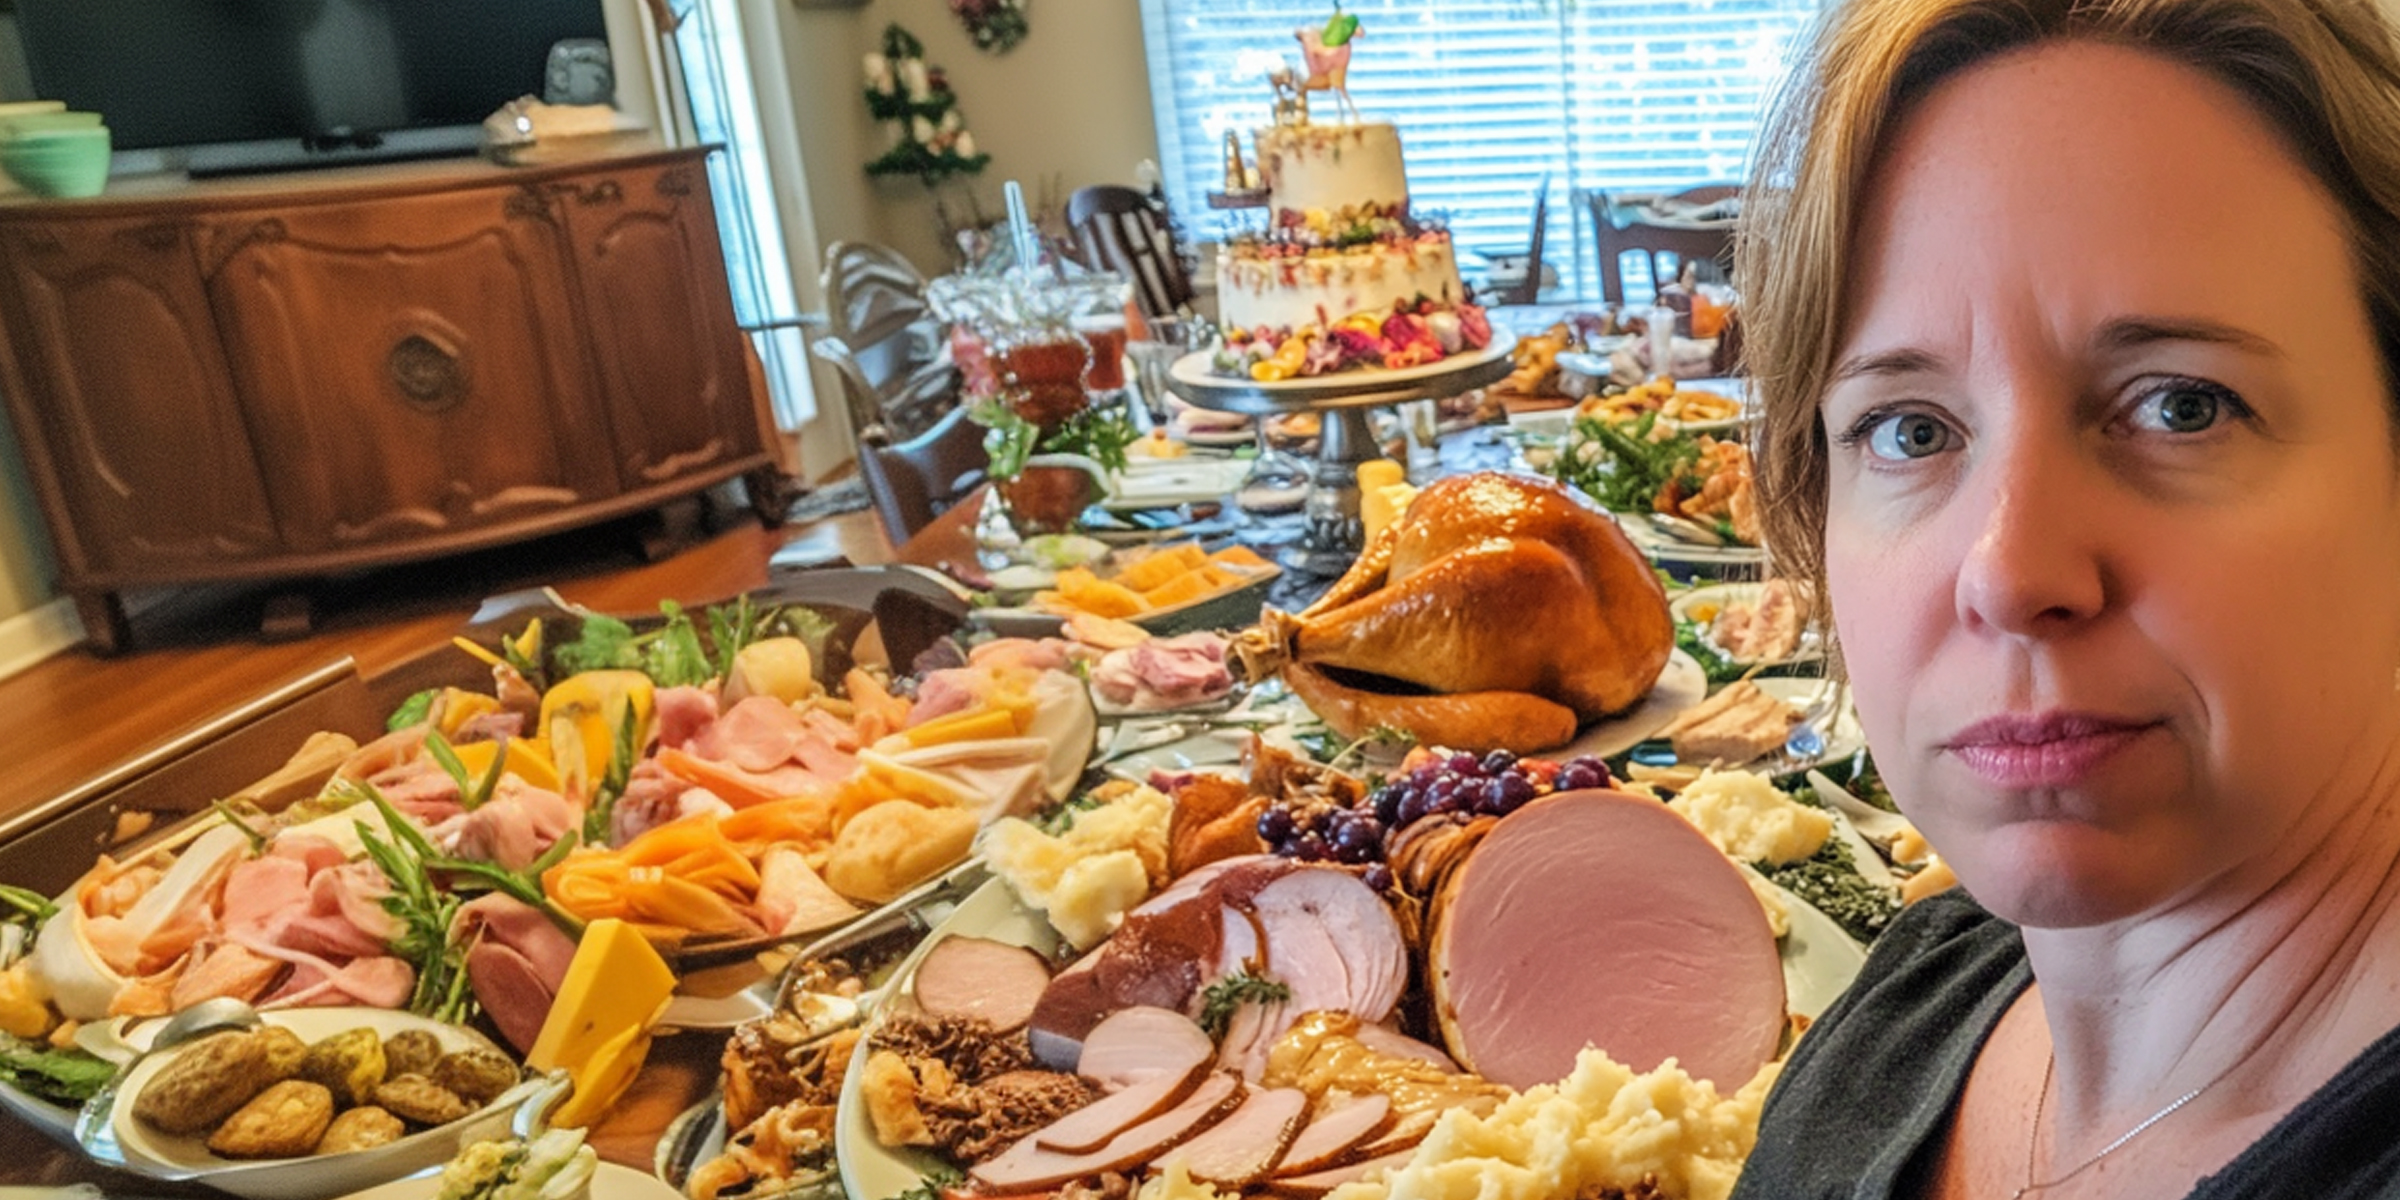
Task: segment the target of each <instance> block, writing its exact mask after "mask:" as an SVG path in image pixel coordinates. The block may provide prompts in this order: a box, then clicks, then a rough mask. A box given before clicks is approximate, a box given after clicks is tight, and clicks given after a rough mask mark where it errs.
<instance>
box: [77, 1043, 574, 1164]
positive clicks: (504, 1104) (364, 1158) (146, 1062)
mask: <svg viewBox="0 0 2400 1200" xmlns="http://www.w3.org/2000/svg"><path fill="white" fill-rule="evenodd" d="M260 1018H261V1019H262V1020H264V1021H265V1022H266V1023H267V1024H270V1025H280V1026H283V1027H284V1028H286V1029H289V1030H291V1031H292V1032H293V1033H296V1034H298V1035H299V1036H300V1039H301V1040H302V1041H305V1042H309V1043H311V1044H314V1043H316V1042H318V1041H321V1040H323V1039H325V1038H328V1037H332V1036H333V1035H334V1034H337V1033H341V1032H343V1031H345V1030H351V1029H357V1028H360V1027H361V1026H364V1027H366V1028H369V1029H373V1030H374V1031H375V1032H376V1033H377V1034H379V1035H381V1036H383V1037H387V1038H388V1037H390V1036H391V1035H393V1034H395V1033H399V1032H401V1031H403V1030H408V1029H421V1030H424V1031H426V1032H428V1033H431V1034H432V1035H433V1036H434V1037H435V1038H437V1039H439V1040H440V1042H441V1044H442V1049H443V1050H444V1051H445V1052H448V1051H452V1050H469V1049H481V1050H498V1049H499V1048H498V1047H496V1046H494V1045H492V1043H491V1042H490V1041H489V1040H487V1039H485V1038H484V1036H483V1035H482V1034H479V1033H476V1032H475V1031H474V1030H471V1029H466V1028H462V1027H460V1026H457V1025H445V1024H442V1023H441V1022H438V1021H430V1020H427V1019H425V1018H424V1017H420V1016H416V1015H414V1014H412V1013H405V1012H392V1011H389V1010H386V1009H379V1008H293V1009H281V1010H278V1011H275V1012H269V1013H262V1014H260ZM186 1052H188V1047H177V1048H176V1050H175V1051H171V1052H168V1053H165V1054H158V1055H153V1056H151V1057H149V1058H145V1059H143V1060H142V1061H141V1062H139V1063H137V1064H136V1065H135V1066H134V1068H133V1069H132V1070H131V1071H130V1072H128V1073H127V1074H126V1076H125V1078H124V1080H123V1081H122V1083H121V1085H120V1086H119V1087H118V1089H117V1092H116V1103H115V1104H114V1105H113V1106H112V1108H111V1110H110V1111H107V1112H105V1113H101V1114H97V1115H98V1117H99V1119H100V1120H101V1121H102V1122H104V1127H105V1129H106V1131H107V1132H108V1133H109V1134H110V1135H111V1137H112V1138H113V1139H114V1145H113V1146H98V1145H93V1144H92V1143H91V1141H89V1140H87V1141H86V1143H85V1149H86V1150H89V1151H91V1152H92V1156H93V1157H94V1158H95V1159H98V1160H99V1161H101V1162H104V1163H108V1164H109V1165H111V1166H122V1167H124V1168H125V1169H126V1170H128V1171H131V1172H133V1173H134V1174H137V1175H148V1176H151V1177H153V1178H181V1177H190V1178H196V1179H197V1180H199V1181H200V1182H202V1183H205V1184H207V1185H209V1186H210V1187H213V1188H218V1189H220V1190H223V1191H227V1192H232V1193H234V1194H235V1195H237V1196H248V1197H253V1198H254V1200H324V1198H325V1197H329V1196H340V1195H343V1194H345V1193H348V1192H353V1191H356V1190H358V1189H360V1188H363V1187H368V1186H371V1185H374V1184H379V1183H384V1182H386V1181H389V1180H392V1179H397V1178H399V1177H401V1176H405V1175H409V1174H412V1173H414V1172H417V1171H420V1170H423V1169H424V1168H426V1167H430V1166H437V1165H439V1164H441V1163H445V1162H448V1161H450V1159H451V1158H452V1157H453V1156H455V1155H456V1154H457V1153H458V1150H459V1148H460V1147H461V1146H465V1145H468V1144H470V1143H472V1142H476V1141H481V1140H484V1139H487V1138H493V1137H501V1136H505V1134H506V1133H507V1130H508V1123H509V1118H510V1117H511V1116H512V1115H513V1113H514V1110H515V1108H516V1106H517V1104H518V1102H520V1101H521V1100H523V1099H524V1098H525V1097H526V1096H527V1095H528V1094H529V1093H531V1092H532V1091H533V1090H534V1089H535V1088H536V1087H537V1086H538V1084H537V1083H536V1082H534V1081H526V1082H523V1083H520V1084H518V1085H517V1086H516V1087H513V1088H511V1089H509V1090H508V1091H507V1092H505V1093H503V1094H502V1095H501V1096H500V1097H499V1098H498V1099H495V1100H493V1101H492V1102H491V1103H490V1104H486V1105H484V1106H483V1107H482V1108H481V1109H479V1110H477V1111H476V1112H474V1113H472V1114H469V1115H468V1116H465V1117H462V1118H460V1119H458V1120H456V1121H452V1122H450V1123H449V1124H447V1125H442V1126H438V1127H436V1128H433V1129H428V1130H426V1131H424V1132H422V1133H416V1134H411V1135H409V1136H408V1137H405V1138H402V1139H400V1140H399V1141H397V1142H393V1143H391V1144H390V1145H386V1146H378V1147H376V1148H374V1149H372V1150H356V1151H352V1152H350V1153H348V1154H331V1155H323V1156H317V1157H309V1158H284V1159H269V1160H265V1161H260V1162H244V1161H240V1160H236V1159H228V1158H219V1157H217V1156H216V1155H214V1154H211V1153H209V1150H208V1146H207V1144H206V1143H207V1139H206V1138H204V1137H172V1136H169V1135H166V1134H163V1133H160V1132H158V1131H156V1130H153V1129H151V1128H149V1127H148V1126H145V1125H143V1124H142V1123H141V1122H139V1121H136V1120H135V1119H134V1117H133V1101H134V1098H135V1097H136V1096H139V1095H140V1094H141V1090H142V1088H143V1087H144V1086H146V1085H148V1084H149V1082H150V1081H151V1080H152V1079H155V1078H157V1076H158V1073H159V1072H160V1071H162V1070H164V1069H165V1068H166V1067H167V1066H168V1065H169V1064H171V1063H173V1062H174V1061H175V1059H176V1058H177V1057H178V1055H179V1054H181V1053H186ZM510 1058H511V1059H512V1060H513V1059H514V1058H515V1056H514V1055H510ZM95 1103H96V1102H95ZM112 1154H113V1157H112ZM195 1173H196V1174H195Z"/></svg>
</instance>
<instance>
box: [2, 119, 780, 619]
mask: <svg viewBox="0 0 2400 1200" xmlns="http://www.w3.org/2000/svg"><path fill="white" fill-rule="evenodd" d="M602 141H603V142H604V143H607V144H610V145H615V143H613V142H608V140H607V139H602ZM706 159H707V151H705V150H655V149H652V150H641V151H634V152H624V151H617V152H610V153H597V154H593V155H589V156H572V155H571V156H569V157H568V158H567V159H566V160H565V161H553V162H550V163H548V164H547V165H543V166H535V167H522V168H509V167H502V166H497V165H494V164H490V163H485V162H481V161H477V162H470V163H441V164H413V165H405V166H385V167H370V168H359V169H354V170H348V171H325V172H317V173H314V174H310V175H305V176H298V175H285V176H271V177H264V178H258V179H250V180H243V181H239V182H238V183H237V182H233V181H213V182H205V183H193V182H180V181H172V180H168V179H163V178H162V179H152V180H146V181H136V180H128V181H124V184H123V186H122V187H120V186H118V184H117V183H116V182H114V181H112V185H111V194H109V195H107V196H102V197H98V198H94V199H90V200H69V201H19V202H6V203H0V390H5V392H6V399H7V404H8V412H9V415H10V417H11V418H12V419H13V420H14V422H15V425H16V431H17V436H18V440H19V442H20V443H21V445H22V446H23V449H24V453H25V459H26V466H27V467H28V468H29V474H30V476H31V479H32V483H33V487H34V492H35V495H36V496H37V497H38V498H39V500H40V503H41V507H42V511H43V516H44V517H45V519H46V521H47V523H48V527H49V530H50V534H51V537H52V539H53V540H54V542H55V543H56V546H57V549H58V557H59V564H60V573H61V576H62V580H61V582H62V585H63V587H64V588H65V590H66V591H67V593H68V594H69V595H71V596H73V597H74V598H75V600H76V603H77V605H78V608H79V610H80V611H81V612H82V614H83V617H84V624H85V627H86V628H87V629H88V630H89V632H90V635H91V642H92V645H93V646H94V647H95V648H97V649H99V650H101V651H102V652H110V651H114V650H116V649H119V648H121V647H122V646H124V645H125V643H126V640H127V638H128V636H129V632H130V631H129V629H128V627H127V624H126V619H125V611H124V607H123V605H122V604H121V603H120V602H119V593H120V592H121V591H123V590H124V589H128V588H133V587H146V586H153V585H163V584H180V583H194V582H201V581H214V580H235V579H274V578H294V577H305V576H314V575H328V574H334V573H339V572H347V571H352V570H356V569H360V568H365V567H372V566H379V565H384V564H390V563H395V562H403V561H409V560H416V559H424V558H431V557H435V556H438V555H443V554H451V553H457V552H460V551H466V550H474V549H481V548H485V547H490V546H495V545H501V544H506V543H510V542H516V541H520V540H524V539H527V538H531V537H536V536H540V535H543V534H548V533H553V532H556V531H559V530H563V529H567V528H571V527H574V526H579V525H585V524H590V523H594V522H597V521H601V520H605V519H609V518H614V517H619V516H626V515H630V514H633V513H636V512H640V511H643V510H646V509H651V508H655V507H657V506H659V505H661V504H663V503H665V502H667V501H669V500H672V499H676V498H678V497H682V496H686V495H690V494H693V493H697V492H701V491H704V490H706V489H708V488H711V487H713V486H715V485H716V484H718V483H721V482H724V481H725V480H727V479H731V478H734V477H737V476H742V475H745V474H747V475H749V476H750V483H751V488H750V495H751V498H752V504H753V507H756V508H758V509H759V510H760V515H761V516H762V517H763V518H765V519H768V520H769V521H774V520H777V519H780V517H781V515H782V514H781V512H780V511H779V510H776V509H775V507H774V500H775V498H776V497H777V496H779V495H780V494H781V489H780V488H778V487H775V486H770V485H772V484H773V483H775V482H777V480H778V478H779V477H778V476H777V475H776V473H775V469H774V459H773V458H772V457H771V456H770V454H769V452H768V450H767V447H768V445H770V444H771V443H770V442H769V441H768V440H767V439H768V437H769V433H768V431H769V430H770V429H771V428H772V425H771V418H769V417H768V416H767V415H766V405H765V398H764V396H763V395H762V394H761V392H760V390H759V388H758V386H757V385H756V384H755V383H754V381H753V378H754V377H753V375H752V373H751V370H750V364H749V358H748V355H747V353H746V349H745V346H744V344H743V341H742V334H741V332H740V330H739V328H738V327H737V326H736V324H735V321H734V314H733V304H732V297H731V294H730V292H729V289H728V288H727V285H726V275H725V261H724V256H723V252H722V250H721V249H720V247H719V243H718V241H717V224H716V216H715V212H714V209H713V206H712V205H711V203H710V200H709V182H708V170H707V161H706Z"/></svg>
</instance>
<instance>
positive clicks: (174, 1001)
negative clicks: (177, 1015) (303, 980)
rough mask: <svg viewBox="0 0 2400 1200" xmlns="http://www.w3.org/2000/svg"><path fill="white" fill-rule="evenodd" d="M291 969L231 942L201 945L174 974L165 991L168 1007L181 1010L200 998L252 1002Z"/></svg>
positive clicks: (277, 960)
mask: <svg viewBox="0 0 2400 1200" xmlns="http://www.w3.org/2000/svg"><path fill="white" fill-rule="evenodd" d="M290 969H291V964H290V963H287V962H284V961H283V960H281V959H275V958H269V957H267V956H266V955H264V954H260V953H258V952H257V951H254V950H251V949H250V948H248V947H246V946H242V945H238V944H235V943H233V942H219V943H217V944H215V945H213V946H203V947H200V948H198V949H195V950H193V951H192V956H191V958H190V959H189V960H187V961H186V962H185V964H184V968H183V970H182V972H181V973H180V974H178V975H177V977H176V979H175V982H174V986H173V988H172V989H171V990H170V991H169V992H168V993H167V1007H168V1009H169V1010H170V1011H177V1012H180V1011H182V1010H183V1009H187V1008H190V1007H191V1006H193V1005H195V1004H198V1003H200V1002H201V1001H203V1000H216V999H220V998H225V999H233V1000H240V1001H243V1002H245V1003H247V1002H250V1001H254V1000H257V999H258V998H259V997H261V996H263V995H266V994H267V989H268V988H271V987H273V986H274V985H275V981H276V979H277V978H278V977H280V976H281V975H282V974H283V973H284V972H285V971H288V970H290Z"/></svg>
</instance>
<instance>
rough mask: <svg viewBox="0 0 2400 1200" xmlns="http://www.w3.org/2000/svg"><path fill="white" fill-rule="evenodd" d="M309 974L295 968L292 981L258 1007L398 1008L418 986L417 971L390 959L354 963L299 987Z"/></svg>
mask: <svg viewBox="0 0 2400 1200" xmlns="http://www.w3.org/2000/svg"><path fill="white" fill-rule="evenodd" d="M309 973H310V972H309V969H308V968H306V967H299V968H295V969H294V971H293V973H292V978H291V980H290V981H288V982H286V983H285V984H284V986H283V987H282V988H281V989H278V990H277V992H276V993H275V994H274V995H272V996H269V997H268V998H267V1000H266V1002H265V1003H262V1004H261V1005H260V1006H259V1007H261V1008H298V1007H318V1008H350V1007H364V1008H399V1007H400V1006H402V1005H404V1004H407V1003H408V997H409V994H410V993H411V992H412V991H414V990H415V989H416V986H417V971H416V968H414V967H412V966H410V965H408V964H407V963H406V962H403V961H401V960H400V959H397V958H393V957H391V956H390V955H382V956H379V957H376V958H361V959H354V960H352V961H350V962H347V963H344V964H342V965H341V966H340V967H337V968H335V969H333V970H331V971H324V972H321V973H319V974H318V975H317V976H316V978H315V979H314V981H313V982H309V983H306V984H301V980H302V979H304V978H307V977H308V976H309ZM295 985H298V986H295Z"/></svg>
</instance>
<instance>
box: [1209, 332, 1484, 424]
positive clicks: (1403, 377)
mask: <svg viewBox="0 0 2400 1200" xmlns="http://www.w3.org/2000/svg"><path fill="white" fill-rule="evenodd" d="M1516 348H1517V341H1516V339H1515V338H1512V337H1509V336H1507V335H1505V334H1494V335H1493V336H1492V344H1491V345H1488V346H1485V347H1484V348H1483V349H1481V350H1477V351H1474V352H1472V353H1466V354H1453V355H1451V356H1450V357H1448V358H1445V359H1441V360H1439V361H1436V362H1429V363H1420V364H1418V365H1417V366H1413V367H1402V368H1401V369H1399V370H1397V371H1385V370H1380V369H1378V370H1368V371H1342V372H1338V373H1336V374H1332V375H1296V376H1293V377H1292V378H1290V379H1279V380H1277V381H1275V382H1273V383H1259V382H1257V381H1255V380H1250V379H1234V378H1231V377H1228V376H1224V375H1219V374H1217V373H1216V372H1215V371H1213V370H1211V369H1210V364H1211V363H1212V362H1214V361H1215V360H1216V357H1217V352H1216V351H1214V350H1196V351H1194V352H1192V353H1190V354H1186V355H1184V356H1183V357H1182V358H1179V359H1176V360H1175V366H1174V368H1173V369H1172V371H1171V374H1172V375H1173V376H1174V378H1175V379H1176V381H1177V382H1179V383H1182V384H1185V385H1187V386H1190V387H1196V388H1210V387H1218V388H1222V387H1228V386H1232V387H1243V388H1251V389H1255V390H1257V391H1261V392H1266V393H1269V394H1272V393H1275V392H1305V391H1311V390H1314V389H1317V388H1323V387H1333V386H1343V385H1349V384H1357V385H1358V386H1360V387H1366V386H1369V385H1373V386H1376V387H1382V386H1385V385H1390V386H1395V387H1396V386H1398V385H1400V384H1404V383H1415V382H1416V381H1418V380H1420V379H1435V378H1438V377H1440V376H1443V375H1448V374H1450V373H1451V372H1453V371H1458V370H1462V369H1464V368H1467V367H1473V366H1478V365H1481V364H1483V363H1488V362H1491V361H1493V360H1495V359H1502V358H1507V357H1508V356H1509V354H1510V353H1512V352H1513V351H1515V350H1516ZM1192 444H1193V445H1195V446H1197V445H1201V444H1203V443H1201V442H1199V441H1197V440H1194V441H1193V442H1192Z"/></svg>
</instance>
